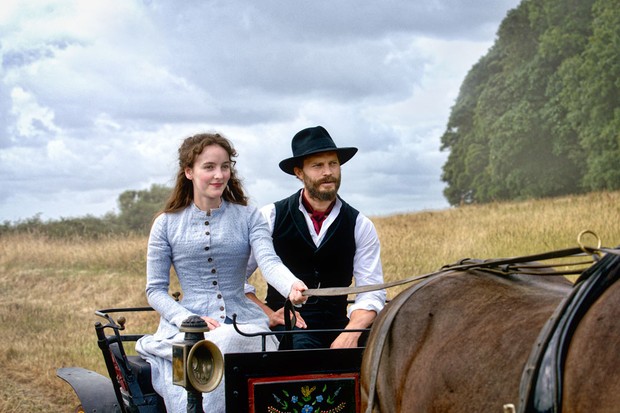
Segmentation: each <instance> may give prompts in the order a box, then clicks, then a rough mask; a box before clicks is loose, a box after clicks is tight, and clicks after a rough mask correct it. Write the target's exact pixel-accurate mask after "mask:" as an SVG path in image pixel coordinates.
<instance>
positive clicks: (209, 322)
mask: <svg viewBox="0 0 620 413" xmlns="http://www.w3.org/2000/svg"><path fill="white" fill-rule="evenodd" d="M200 318H202V319H203V320H205V323H207V327H209V330H214V329H216V328H218V327H219V326H220V323H219V322H218V321H217V320H215V319H214V318H211V317H207V316H204V317H200Z"/></svg>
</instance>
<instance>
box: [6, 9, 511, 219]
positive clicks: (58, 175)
mask: <svg viewBox="0 0 620 413" xmlns="http://www.w3.org/2000/svg"><path fill="white" fill-rule="evenodd" d="M518 4H519V1H518V0H467V1H463V0H427V1H413V0H381V1H360V0H342V1H333V0H313V1H293V0H279V1H275V0H261V1H227V0H204V1H199V0H188V1H174V0H143V1H139V0H88V1H80V0H74V1H71V0H50V1H46V0H21V1H20V0H2V3H1V4H0V56H1V58H2V66H1V68H0V222H1V221H5V220H9V221H17V220H21V219H25V218H28V217H32V216H34V215H35V214H41V218H42V219H43V220H47V219H58V218H60V217H78V216H85V215H87V214H90V215H95V216H101V215H103V214H105V213H106V212H118V208H117V204H116V201H117V198H118V196H119V195H120V194H121V193H122V192H123V191H126V190H129V189H146V188H149V187H150V186H151V185H152V184H154V183H157V184H165V185H171V184H172V178H173V176H174V174H175V171H176V168H177V163H176V162H177V159H176V155H177V149H178V146H179V144H180V142H181V141H182V139H183V138H185V137H187V136H190V135H193V134H195V133H198V132H203V131H219V132H221V133H223V134H224V135H226V136H227V137H229V138H230V139H231V140H232V141H233V143H234V144H235V147H236V148H237V151H238V152H239V157H238V159H237V161H238V162H237V166H238V169H239V171H240V174H241V176H242V177H243V179H244V184H245V188H246V190H247V192H248V193H249V195H250V197H251V202H252V203H254V204H256V205H258V206H260V205H263V204H266V203H269V202H272V201H275V200H277V199H280V198H282V197H284V196H287V195H289V194H290V193H292V192H293V191H294V190H296V189H297V188H299V183H298V182H297V181H296V179H295V178H293V177H291V176H289V175H286V174H284V173H283V172H281V171H280V169H279V168H278V162H279V161H280V160H282V159H284V158H287V157H289V156H291V147H290V141H291V138H292V136H293V135H294V134H295V133H296V132H297V131H299V130H301V129H303V128H305V127H308V126H315V125H322V126H324V127H325V128H327V130H328V131H329V132H330V134H331V135H332V137H333V138H334V140H335V141H336V144H337V145H338V146H357V147H358V148H359V149H360V150H359V152H358V154H357V155H356V156H355V157H354V158H353V159H352V160H351V161H349V163H347V164H346V165H345V166H344V167H343V184H342V187H341V195H342V196H343V198H344V199H345V200H347V201H348V202H349V203H351V204H353V205H354V206H356V207H357V208H358V209H360V210H361V211H362V212H364V213H365V214H366V215H369V216H382V215H389V214H394V213H402V212H415V211H420V210H429V209H435V210H436V209H444V208H447V207H448V204H447V202H446V200H445V198H444V197H443V195H442V191H443V188H444V184H443V183H442V181H441V166H442V165H443V163H444V162H445V160H446V157H447V153H445V152H441V151H440V150H439V147H440V137H441V135H442V134H443V131H444V129H445V127H446V124H447V120H448V116H449V113H450V108H451V107H452V105H453V104H454V101H455V99H456V97H457V95H458V90H459V87H460V84H461V82H462V81H463V79H464V77H465V75H466V73H467V72H468V70H469V69H470V68H471V67H472V65H473V64H474V63H476V62H477V61H478V59H479V58H480V57H481V56H483V55H484V54H486V52H487V51H488V49H489V47H491V45H492V44H493V42H494V40H495V36H496V32H497V29H498V27H499V24H500V22H501V21H502V19H503V18H504V17H505V16H506V13H507V12H508V10H510V9H513V8H515V7H516V6H517V5H518Z"/></svg>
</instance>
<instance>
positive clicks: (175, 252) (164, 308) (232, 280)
mask: <svg viewBox="0 0 620 413" xmlns="http://www.w3.org/2000/svg"><path fill="white" fill-rule="evenodd" d="M235 156H237V153H236V151H235V150H234V148H233V147H232V145H231V143H230V142H229V141H228V140H227V139H226V138H224V137H223V136H221V135H219V134H199V135H196V136H192V137H190V138H187V139H185V141H184V142H183V144H182V145H181V147H180V148H179V171H178V173H177V177H176V184H175V187H174V189H173V192H172V194H171V196H170V199H169V200H168V201H167V203H166V206H165V208H164V210H163V212H162V213H161V214H160V215H159V216H157V217H156V218H155V220H154V222H153V226H152V228H151V234H150V237H149V244H148V252H147V265H146V271H147V281H146V295H147V299H148V302H149V304H150V305H151V306H152V307H153V308H154V309H155V310H156V311H157V312H159V314H160V316H161V319H160V323H159V327H158V329H157V332H156V333H155V334H154V335H146V336H144V337H143V338H141V339H140V340H139V341H138V343H137V344H136V350H137V351H138V353H139V354H140V355H141V356H142V357H143V358H144V359H146V360H147V361H148V362H149V363H150V364H151V371H152V380H153V387H154V388H155V390H156V391H157V392H158V393H159V394H160V395H161V396H162V397H163V399H164V401H165V403H166V409H167V411H168V413H175V412H185V411H186V403H187V392H186V390H185V389H184V388H183V387H180V386H176V385H173V384H172V343H173V342H175V341H179V340H182V339H183V335H184V334H183V333H181V332H179V327H180V326H181V323H182V322H183V320H185V319H186V318H187V317H189V316H191V315H198V316H200V317H202V318H203V319H204V320H205V322H206V323H207V325H208V327H209V330H210V331H209V332H208V333H207V334H206V336H207V338H208V339H209V340H210V341H212V342H214V343H215V344H216V345H217V346H218V347H219V348H220V350H221V351H222V353H227V352H243V351H260V349H261V341H260V339H259V338H252V337H250V338H248V337H244V336H241V335H240V334H238V333H237V332H235V331H234V329H233V327H232V325H231V324H230V321H231V317H232V315H233V314H237V321H238V323H240V324H244V325H243V330H244V331H247V332H256V331H269V320H268V318H267V316H266V315H265V313H264V312H263V311H262V310H261V309H260V308H259V306H258V305H257V304H256V303H254V302H252V301H250V300H249V299H247V298H246V296H245V294H244V282H245V269H246V265H247V262H248V257H249V256H250V251H253V252H254V254H255V256H256V258H257V261H258V264H259V267H260V268H261V272H262V273H263V275H264V276H265V278H266V280H267V281H268V282H269V283H270V284H271V285H273V286H274V287H275V288H276V289H277V290H278V291H280V293H281V294H283V295H285V296H288V297H289V298H290V299H291V301H293V302H294V303H297V304H298V303H301V302H303V301H305V299H304V298H303V297H302V291H304V290H305V289H306V286H305V285H304V283H303V282H302V281H300V280H298V279H297V278H296V277H295V276H294V275H293V274H292V273H291V272H290V271H289V270H288V269H287V268H286V267H285V266H284V265H283V264H282V262H281V261H280V259H279V258H278V257H277V255H276V254H275V252H274V249H273V244H272V240H271V235H270V233H269V228H268V227H267V223H266V222H265V221H264V219H263V218H262V215H261V214H260V213H259V212H258V210H257V209H256V208H254V207H251V206H248V205H247V197H246V196H245V194H244V192H243V189H242V187H241V183H240V181H239V179H238V178H237V177H236V173H235V170H234V164H235V162H234V161H233V158H234V157H235ZM171 267H172V268H174V270H175V272H176V274H177V276H178V279H179V283H180V285H181V289H182V291H183V298H182V300H180V301H179V302H177V301H175V300H174V299H173V298H172V297H171V296H170V295H169V292H168V288H169V285H170V269H171ZM270 338H272V340H271V341H269V340H268V346H269V349H271V350H276V349H277V341H276V340H275V338H273V336H270ZM203 405H204V409H205V411H209V412H224V411H225V400H224V384H223V382H222V383H220V385H219V386H218V387H217V389H216V390H214V391H213V392H211V393H207V394H204V395H203Z"/></svg>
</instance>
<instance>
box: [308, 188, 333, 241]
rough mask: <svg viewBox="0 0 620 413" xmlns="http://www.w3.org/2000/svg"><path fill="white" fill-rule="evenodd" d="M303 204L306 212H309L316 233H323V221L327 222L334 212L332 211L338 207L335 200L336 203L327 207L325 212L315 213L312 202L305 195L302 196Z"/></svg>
mask: <svg viewBox="0 0 620 413" xmlns="http://www.w3.org/2000/svg"><path fill="white" fill-rule="evenodd" d="M301 203H302V204H303V205H304V208H306V211H308V214H310V219H311V220H312V224H313V225H314V231H316V233H317V234H318V233H319V232H320V231H321V226H322V225H323V221H325V218H327V216H328V215H329V213H330V212H332V209H334V205H336V200H335V199H334V202H332V203H331V204H330V205H329V207H327V209H326V210H325V211H323V212H321V211H315V210H314V208H312V206H311V205H310V202H308V200H307V199H306V194H305V193H304V194H303V195H302V196H301Z"/></svg>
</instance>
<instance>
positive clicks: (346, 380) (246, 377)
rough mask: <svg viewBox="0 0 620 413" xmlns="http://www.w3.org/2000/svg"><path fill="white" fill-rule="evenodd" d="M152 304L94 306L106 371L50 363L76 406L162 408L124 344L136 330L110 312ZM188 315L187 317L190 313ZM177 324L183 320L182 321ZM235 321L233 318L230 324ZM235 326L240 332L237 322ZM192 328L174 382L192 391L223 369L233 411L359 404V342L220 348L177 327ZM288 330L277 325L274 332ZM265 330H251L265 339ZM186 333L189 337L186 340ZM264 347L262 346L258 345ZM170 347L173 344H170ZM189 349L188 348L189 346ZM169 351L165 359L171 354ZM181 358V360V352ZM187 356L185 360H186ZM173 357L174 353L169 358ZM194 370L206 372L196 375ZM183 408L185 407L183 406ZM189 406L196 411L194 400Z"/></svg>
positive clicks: (121, 410)
mask: <svg viewBox="0 0 620 413" xmlns="http://www.w3.org/2000/svg"><path fill="white" fill-rule="evenodd" d="M143 311H153V309H152V308H151V307H132V308H111V309H105V310H98V311H96V315H97V316H99V317H101V318H103V319H104V320H105V322H104V323H102V322H96V323H95V332H96V335H97V342H98V344H99V348H100V349H101V351H102V355H103V359H104V361H105V365H106V369H107V372H108V376H109V377H105V376H102V375H100V374H98V373H96V372H93V371H90V370H86V369H83V368H81V367H65V368H60V369H58V372H57V374H58V376H59V377H60V378H62V379H63V380H65V381H66V382H68V383H69V384H70V385H71V386H72V387H73V389H74V391H75V393H76V394H77V396H78V398H79V400H80V405H79V406H78V407H77V408H76V412H97V413H162V412H165V411H166V409H165V406H164V403H163V400H162V399H161V397H160V396H159V395H158V394H157V393H156V392H155V391H154V390H153V386H152V384H151V368H150V365H149V364H148V363H147V362H146V361H145V360H143V359H142V358H141V357H140V356H137V355H128V354H127V352H126V348H127V346H128V345H130V346H131V345H133V344H134V343H135V341H137V340H138V339H139V338H140V337H141V336H142V335H141V334H123V331H124V330H125V323H126V322H127V321H126V318H125V317H124V316H122V317H119V318H118V319H116V320H115V319H114V317H113V315H115V314H116V313H122V314H125V313H136V312H143ZM190 322H191V320H190ZM184 326H185V323H184ZM235 326H236V325H235ZM236 328H237V329H238V331H239V332H240V333H241V334H243V331H241V330H240V327H237V326H236ZM184 330H185V331H188V332H190V333H191V332H194V333H195V332H196V331H198V332H199V336H200V339H198V340H195V341H194V342H188V339H187V337H188V333H187V332H186V343H187V344H189V345H188V348H187V349H186V350H184V349H183V345H184V344H181V345H180V346H179V347H178V348H179V349H180V353H184V354H180V357H179V359H180V360H179V362H184V363H185V364H186V367H184V368H182V370H184V371H182V372H181V373H180V377H178V378H177V377H176V376H177V374H176V372H175V374H174V376H175V377H173V380H178V383H177V381H175V384H179V385H183V386H184V387H186V388H187V389H188V396H189V397H191V396H192V391H193V392H198V391H200V390H202V391H208V389H212V388H213V387H214V386H215V385H217V384H218V383H219V380H220V379H221V378H222V376H224V377H225V378H226V379H225V387H226V411H227V412H235V413H246V412H247V413H250V412H271V413H279V412H281V413H285V412H290V413H293V412H295V413H311V412H315V413H316V412H322V413H336V412H339V413H340V412H358V411H359V410H360V395H359V388H360V384H359V370H360V366H361V361H362V352H363V348H355V349H333V350H332V349H312V350H278V351H261V352H254V353H229V354H223V355H222V354H220V353H219V350H218V349H217V348H216V347H215V346H214V345H212V343H211V345H209V344H210V342H209V341H208V340H202V339H203V338H204V337H206V338H207V339H208V333H207V334H206V336H205V335H203V333H200V329H198V330H193V329H192V328H191V327H189V328H185V329H184V328H183V327H182V331H184ZM287 333H288V334H295V332H294V331H291V332H279V333H278V334H287ZM266 334H269V333H255V334H253V335H256V336H258V337H257V339H261V340H263V343H264V340H265V335H266ZM190 341H191V340H190ZM263 347H264V346H263ZM175 350H176V348H175V349H173V351H175ZM192 350H193V352H192ZM175 357H176V355H175V356H173V360H175V361H176V360H177V359H176V358H175ZM183 358H184V359H185V360H183ZM192 363H193V366H192V367H193V368H192V367H189V368H188V367H187V366H189V365H191V364H192ZM173 364H174V361H173ZM195 371H203V372H205V371H206V372H207V374H204V375H203V376H202V377H197V376H196V374H195ZM188 411H190V410H188ZM195 411H202V410H201V409H200V408H198V409H197V410H195Z"/></svg>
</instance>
